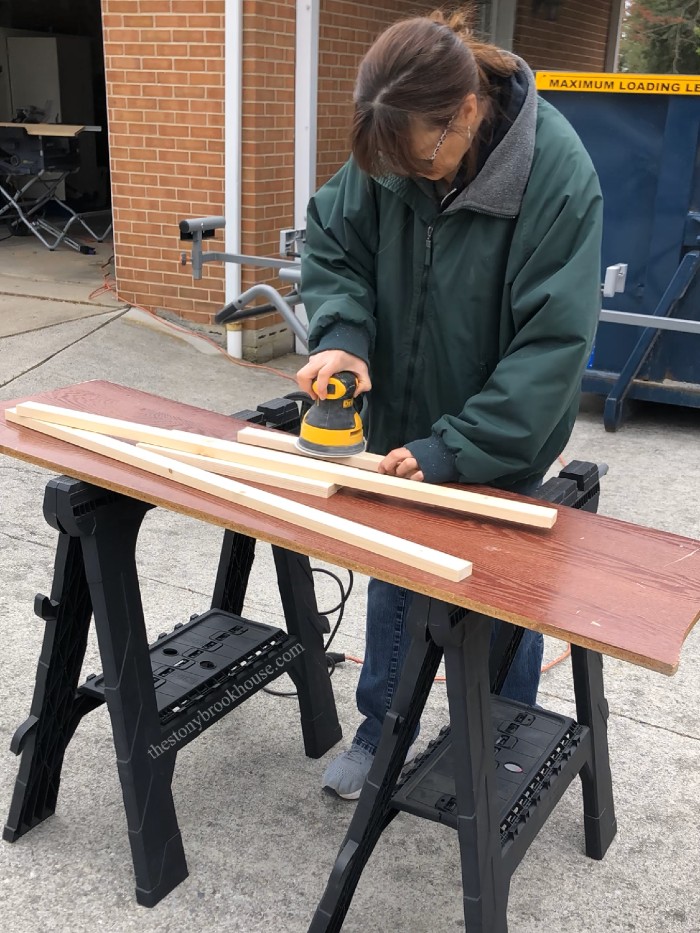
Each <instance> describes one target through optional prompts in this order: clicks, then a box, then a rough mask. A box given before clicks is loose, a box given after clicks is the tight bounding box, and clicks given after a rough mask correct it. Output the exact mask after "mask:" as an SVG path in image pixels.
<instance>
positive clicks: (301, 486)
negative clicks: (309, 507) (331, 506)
mask: <svg viewBox="0 0 700 933" xmlns="http://www.w3.org/2000/svg"><path fill="white" fill-rule="evenodd" d="M139 447H140V448H142V449H143V450H150V451H152V452H153V453H156V454H160V455H161V456H162V457H170V458H171V459H172V460H177V461H178V462H180V463H189V465H190V466H195V467H199V468H200V470H207V471H208V472H209V473H216V474H217V476H230V477H232V478H233V479H242V480H248V481H249V482H252V483H261V484H262V485H263V486H276V487H277V488H279V489H287V490H290V491H291V492H305V493H308V494H309V495H310V496H319V497H320V498H321V499H328V498H329V497H330V496H332V495H333V493H335V492H337V491H338V486H336V485H335V484H334V483H330V482H328V481H327V480H322V479H312V478H311V477H306V476H293V475H292V474H285V473H276V472H273V471H272V470H261V469H258V468H257V467H247V466H244V465H243V464H240V463H233V462H232V461H231V460H217V459H216V458H215V457H202V456H200V455H199V454H191V453H188V452H187V451H186V450H173V449H172V448H170V447H161V446H159V445H157V444H144V443H141V444H139Z"/></svg>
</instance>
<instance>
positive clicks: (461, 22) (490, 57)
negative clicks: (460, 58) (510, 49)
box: [426, 5, 518, 91]
mask: <svg viewBox="0 0 700 933" xmlns="http://www.w3.org/2000/svg"><path fill="white" fill-rule="evenodd" d="M476 14H477V10H476V7H475V6H473V5H472V6H463V7H460V8H459V9H457V10H453V11H452V12H451V13H449V14H447V15H446V14H445V13H444V12H443V11H442V10H434V11H433V12H432V13H430V14H429V15H428V16H427V17H426V19H428V20H429V21H430V22H431V23H436V24H437V25H438V26H446V27H447V28H448V29H450V30H452V32H453V33H454V34H455V35H456V36H458V37H459V38H460V39H461V40H462V42H463V43H464V44H465V45H466V46H467V48H468V49H469V51H470V52H471V53H472V55H473V56H474V59H475V61H476V65H477V68H478V69H479V78H480V79H481V84H482V86H483V91H486V90H488V86H489V78H488V76H489V74H492V75H497V76H498V77H501V78H505V77H507V76H508V75H511V74H513V72H514V71H517V68H518V66H517V63H516V61H515V59H514V58H513V56H512V55H509V54H508V53H507V52H504V51H503V50H502V49H499V48H498V47H497V46H495V45H492V44H491V43H489V42H482V41H481V40H480V39H478V38H476V36H475V35H474V20H475V19H476Z"/></svg>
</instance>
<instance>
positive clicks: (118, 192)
mask: <svg viewBox="0 0 700 933" xmlns="http://www.w3.org/2000/svg"><path fill="white" fill-rule="evenodd" d="M102 14H103V16H102V19H103V31H104V50H105V76H106V83H107V103H108V119H109V144H110V169H111V181H112V194H113V198H112V208H113V218H114V250H115V262H116V275H117V287H118V289H119V292H120V294H121V296H122V297H123V298H125V299H127V300H128V301H131V302H133V303H135V304H139V305H142V306H144V307H146V308H164V309H167V310H169V311H175V312H177V313H178V314H180V315H181V316H183V317H187V318H189V319H190V320H193V321H197V322H199V323H209V322H210V321H211V317H212V314H213V313H214V312H215V311H217V310H218V309H219V308H220V307H221V304H222V300H223V269H222V268H221V266H219V267H218V268H217V267H215V266H213V265H212V266H209V267H207V271H206V275H205V278H204V279H203V280H202V282H201V283H193V281H192V276H191V273H190V269H189V268H184V269H183V268H181V267H180V266H179V265H178V257H179V252H180V244H179V242H178V232H177V222H178V220H179V219H180V218H182V217H187V216H201V215H204V214H222V213H223V205H224V138H223V125H224V0H102Z"/></svg>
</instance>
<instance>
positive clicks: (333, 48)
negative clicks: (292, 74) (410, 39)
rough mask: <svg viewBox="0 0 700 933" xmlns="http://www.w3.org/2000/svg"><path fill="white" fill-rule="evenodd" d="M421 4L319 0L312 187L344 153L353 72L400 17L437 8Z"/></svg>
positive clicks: (402, 0)
mask: <svg viewBox="0 0 700 933" xmlns="http://www.w3.org/2000/svg"><path fill="white" fill-rule="evenodd" d="M437 5H438V4H437V2H436V3H435V4H432V3H426V2H425V0H423V2H421V0H415V2H414V0H381V2H379V3H369V2H367V3H362V2H351V0H321V9H320V22H319V27H320V29H319V65H318V158H317V166H316V167H317V176H316V178H317V182H318V184H319V185H320V184H323V182H324V181H327V180H328V178H330V176H331V175H333V173H334V172H336V171H337V170H338V168H339V167H340V166H341V165H342V164H343V162H345V160H346V159H347V157H348V151H349V144H348V138H349V130H350V118H351V114H352V92H353V88H354V86H355V77H356V75H357V68H358V66H359V64H360V61H361V59H362V57H363V56H364V54H365V52H366V51H367V49H368V48H369V46H370V45H371V44H372V42H373V41H374V39H376V37H377V36H378V35H379V33H380V32H382V30H383V29H386V27H387V26H389V25H391V23H393V22H395V21H396V20H397V19H400V18H401V17H403V16H409V15H412V14H418V13H424V12H426V11H428V10H431V9H433V8H434V7H435V6H437Z"/></svg>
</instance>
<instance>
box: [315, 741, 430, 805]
mask: <svg viewBox="0 0 700 933" xmlns="http://www.w3.org/2000/svg"><path fill="white" fill-rule="evenodd" d="M416 745H417V743H414V744H413V745H412V746H411V747H410V748H409V750H408V754H407V755H406V764H408V763H409V761H412V760H413V759H414V758H415V757H416V751H417V748H416ZM373 761H374V755H373V754H372V753H371V752H368V751H366V750H365V749H364V748H362V747H361V746H360V745H351V746H350V748H349V749H348V750H347V751H345V752H343V754H342V755H338V757H337V758H334V759H333V761H331V763H330V764H329V765H328V767H327V768H326V770H325V771H324V772H323V779H322V784H321V786H322V787H323V789H324V790H328V791H334V792H335V793H336V794H337V795H338V796H339V797H342V798H343V800H357V798H358V797H359V796H360V792H361V791H362V785H363V784H364V783H365V779H366V777H367V775H368V774H369V769H370V768H371V767H372V762H373Z"/></svg>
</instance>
